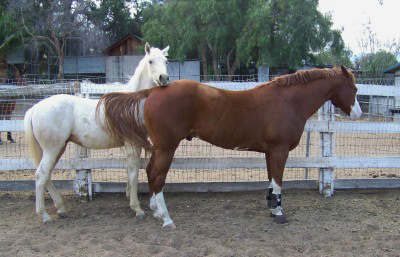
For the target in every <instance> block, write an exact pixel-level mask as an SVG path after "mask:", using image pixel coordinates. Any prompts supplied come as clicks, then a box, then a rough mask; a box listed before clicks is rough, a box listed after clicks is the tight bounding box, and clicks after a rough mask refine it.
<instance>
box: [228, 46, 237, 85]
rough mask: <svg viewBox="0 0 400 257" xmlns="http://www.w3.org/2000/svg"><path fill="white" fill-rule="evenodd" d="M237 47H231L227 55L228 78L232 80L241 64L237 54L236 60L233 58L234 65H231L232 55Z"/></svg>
mask: <svg viewBox="0 0 400 257" xmlns="http://www.w3.org/2000/svg"><path fill="white" fill-rule="evenodd" d="M234 50H235V48H233V49H231V50H230V51H229V53H228V56H227V57H226V66H227V67H228V80H229V81H232V77H233V75H235V72H236V70H237V68H238V66H239V63H238V60H237V56H236V55H235V60H233V63H232V66H231V64H230V63H231V55H232V53H233V52H234Z"/></svg>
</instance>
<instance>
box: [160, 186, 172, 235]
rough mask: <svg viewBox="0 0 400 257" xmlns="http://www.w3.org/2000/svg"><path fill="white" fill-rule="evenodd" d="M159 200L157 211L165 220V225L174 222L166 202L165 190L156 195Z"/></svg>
mask: <svg viewBox="0 0 400 257" xmlns="http://www.w3.org/2000/svg"><path fill="white" fill-rule="evenodd" d="M155 198H156V202H157V212H158V214H159V215H160V218H161V219H162V220H163V221H164V224H163V227H165V226H168V225H171V224H173V223H174V222H173V221H172V219H171V218H170V216H169V214H168V209H167V205H166V204H165V200H164V194H163V191H161V192H160V193H158V194H156V195H155Z"/></svg>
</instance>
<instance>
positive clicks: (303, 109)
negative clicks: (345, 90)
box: [291, 80, 336, 119]
mask: <svg viewBox="0 0 400 257" xmlns="http://www.w3.org/2000/svg"><path fill="white" fill-rule="evenodd" d="M335 88H336V82H335V81H333V80H331V81H314V82H311V83H309V84H307V85H298V86H293V89H294V90H295V92H293V94H291V98H292V100H293V102H295V103H297V107H296V109H297V111H298V112H299V113H301V116H302V117H303V118H304V119H308V118H309V117H311V115H313V114H314V113H315V112H316V111H318V109H319V108H320V107H321V106H322V105H323V104H324V103H325V102H326V101H328V100H329V99H330V98H331V96H332V94H333V93H334V92H335Z"/></svg>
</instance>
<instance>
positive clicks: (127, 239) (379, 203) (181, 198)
mask: <svg viewBox="0 0 400 257" xmlns="http://www.w3.org/2000/svg"><path fill="white" fill-rule="evenodd" d="M165 197H166V201H167V205H168V207H169V210H170V214H171V217H172V219H173V220H174V222H175V224H176V226H177V228H176V229H175V230H163V229H162V228H161V225H162V223H161V222H160V221H157V220H155V219H154V218H153V217H152V216H151V212H150V210H149V206H148V200H149V198H148V196H147V195H145V194H143V195H140V200H141V202H142V206H143V208H144V210H145V212H146V215H147V216H146V218H145V219H144V220H137V219H136V218H135V217H134V214H133V212H132V211H131V210H130V209H129V207H128V200H127V199H126V197H125V196H124V195H117V194H103V195H99V196H96V197H95V198H94V201H92V202H89V203H78V202H76V200H75V198H74V196H72V195H66V196H64V199H65V202H66V207H67V208H68V215H69V217H68V218H65V219H62V218H57V217H56V215H55V208H54V207H50V206H52V204H51V202H50V200H47V201H46V204H47V206H48V211H49V213H50V215H51V216H52V217H54V218H55V221H53V222H52V223H50V224H44V225H43V224H41V222H40V220H39V218H38V217H37V216H36V215H35V213H34V197H33V194H31V193H27V194H24V193H12V194H8V193H1V194H0V206H1V207H0V231H1V233H0V249H1V250H0V256H113V257H116V256H400V243H399V242H400V190H398V189H396V190H351V191H337V192H336V193H335V195H334V197H332V198H329V199H324V198H323V197H321V196H320V195H319V194H318V193H317V191H315V190H285V192H284V195H283V207H284V209H285V211H286V214H287V217H288V221H289V222H288V223H287V224H284V225H278V224H275V223H274V221H273V219H272V218H270V217H269V215H268V211H267V208H266V203H265V200H264V199H265V198H264V197H265V192H246V193H190V194H188V193H185V194H184V193H179V194H165Z"/></svg>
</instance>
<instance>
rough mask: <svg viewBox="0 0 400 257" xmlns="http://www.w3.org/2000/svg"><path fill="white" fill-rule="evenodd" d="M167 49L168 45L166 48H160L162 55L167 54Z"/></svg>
mask: <svg viewBox="0 0 400 257" xmlns="http://www.w3.org/2000/svg"><path fill="white" fill-rule="evenodd" d="M168 50H169V46H167V47H166V48H164V49H163V50H161V52H162V53H163V55H164V56H168Z"/></svg>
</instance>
